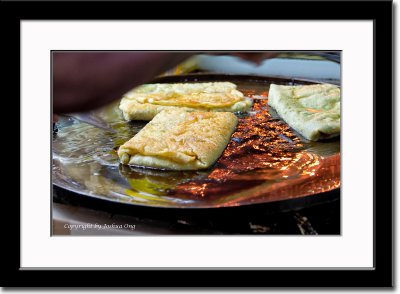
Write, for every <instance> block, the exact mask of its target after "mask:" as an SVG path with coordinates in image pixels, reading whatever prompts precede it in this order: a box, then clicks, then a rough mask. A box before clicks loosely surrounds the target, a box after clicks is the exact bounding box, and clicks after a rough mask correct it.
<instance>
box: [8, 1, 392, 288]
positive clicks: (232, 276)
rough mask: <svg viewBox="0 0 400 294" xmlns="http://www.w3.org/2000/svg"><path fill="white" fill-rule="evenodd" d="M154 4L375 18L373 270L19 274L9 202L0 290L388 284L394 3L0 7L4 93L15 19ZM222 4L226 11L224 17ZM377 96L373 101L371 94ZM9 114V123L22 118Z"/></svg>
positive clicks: (15, 58)
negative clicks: (382, 137) (222, 275)
mask: <svg viewBox="0 0 400 294" xmlns="http://www.w3.org/2000/svg"><path fill="white" fill-rule="evenodd" d="M155 5H156V6H157V10H158V11H167V12H168V13H165V14H164V16H163V17H161V18H157V19H171V20H179V19H199V20H200V19H209V20H224V19H230V20H237V21H240V20H246V19H255V20H267V19H269V20H313V19H318V20H338V21H340V20H373V22H374V159H373V160H374V268H373V269H371V270H363V269H338V270H333V269H332V270H317V269H308V270H304V269H301V270H293V269H291V270H272V269H271V270H252V269H248V270H229V271H228V270H181V269H179V270H163V271H162V270H152V271H151V276H152V278H151V280H150V279H148V278H147V277H148V275H149V272H148V271H144V270H122V269H121V270H97V269H96V270H85V269H79V270H63V269H62V270H50V269H41V270H33V269H21V268H20V242H21V238H20V231H19V228H20V218H21V215H20V198H19V197H7V199H6V200H3V204H6V205H4V206H2V207H3V213H2V223H3V224H7V225H3V227H2V228H3V230H4V231H3V246H2V247H3V250H2V262H1V269H2V273H1V286H3V287H71V286H74V287H393V232H392V229H393V208H392V207H393V205H392V204H393V179H392V174H393V168H392V162H393V138H392V131H393V125H392V121H393V113H392V109H393V88H392V86H393V82H392V78H393V76H392V61H393V57H392V54H393V51H392V46H393V41H392V9H393V3H392V1H256V2H252V1H246V2H229V3H228V2H223V1H221V2H201V3H200V2H165V1H161V2H153V1H150V2H112V1H111V2H92V1H89V2H34V1H29V2H1V11H2V17H1V22H2V28H3V29H2V32H3V42H2V43H3V46H2V51H3V57H4V56H5V55H6V56H7V58H5V64H4V67H3V73H4V72H6V73H7V83H5V84H4V85H3V87H4V88H5V89H6V93H7V94H8V96H10V97H11V96H14V97H15V96H16V95H17V91H18V89H20V62H21V60H20V45H21V44H20V21H21V20H46V19H51V20H55V19H60V20H69V19H73V20H111V19H127V20H128V19H129V20H132V19H156V17H155V14H153V11H154V7H155ZM227 6H229V13H225V12H226V9H227ZM132 11H136V13H132ZM139 11H140V13H139ZM182 11H190V14H182V13H181V12H182ZM268 12H269V13H268ZM316 12H318V13H316ZM5 44H6V45H7V46H5ZM377 73H379V74H377ZM378 92H379V97H377V93H378ZM378 99H379V100H378ZM378 101H379V103H378ZM13 103H14V104H17V105H16V107H17V108H20V102H19V100H18V99H14V100H13ZM13 115H14V118H13V120H14V121H19V119H21V117H19V118H18V119H17V118H16V117H15V114H13ZM18 116H20V115H19V112H18ZM16 129H17V127H14V128H13V131H14V132H15V130H16ZM378 129H379V130H385V132H386V134H385V136H384V137H385V140H382V139H381V138H378V136H377V130H378ZM14 137H15V134H14ZM19 143H21V142H19ZM15 144H17V143H16V142H15ZM377 154H379V160H378V158H377ZM20 160H21V159H20ZM19 163H20V162H15V159H13V162H12V166H14V167H16V168H17V169H18V171H17V172H18V174H20V170H19V167H20V164H19ZM378 171H379V172H378ZM22 185H24V183H23V182H21V179H19V180H18V183H17V185H15V187H18V189H17V190H13V192H12V193H13V195H16V193H17V191H18V193H19V194H20V191H21V190H20V188H19V187H21V186H22ZM378 196H379V197H378ZM10 224H12V225H10ZM220 274H227V276H228V277H229V278H228V279H226V278H221V276H220Z"/></svg>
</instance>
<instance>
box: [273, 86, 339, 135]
mask: <svg viewBox="0 0 400 294" xmlns="http://www.w3.org/2000/svg"><path fill="white" fill-rule="evenodd" d="M268 104H269V105H270V106H272V107H273V108H274V109H275V110H276V112H277V113H278V114H279V116H280V117H282V119H283V120H284V121H285V122H286V123H287V124H288V125H289V126H290V127H291V128H293V129H294V130H296V131H297V132H298V133H300V134H301V135H302V136H303V137H305V138H306V139H308V140H311V141H318V140H321V139H328V138H332V137H335V136H338V135H339V134H340V88H339V87H338V86H335V85H331V84H315V85H305V86H281V85H275V84H271V86H270V90H269V95H268Z"/></svg>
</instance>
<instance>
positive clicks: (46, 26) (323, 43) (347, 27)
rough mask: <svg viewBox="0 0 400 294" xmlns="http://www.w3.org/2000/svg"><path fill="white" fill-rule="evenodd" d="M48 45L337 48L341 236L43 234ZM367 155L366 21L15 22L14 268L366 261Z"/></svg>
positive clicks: (369, 233)
mask: <svg viewBox="0 0 400 294" xmlns="http://www.w3.org/2000/svg"><path fill="white" fill-rule="evenodd" d="M294 28H295V29H294ZM293 31H296V33H293ZM299 32H301V33H299ZM51 50H330V51H331V50H342V60H341V64H342V114H341V120H342V133H341V158H342V163H341V167H342V172H341V176H342V181H341V206H342V210H341V232H342V234H341V236H314V237H306V236H268V235H267V236H265V235H264V236H179V237H178V236H140V237H138V236H136V237H121V236H109V237H104V236H96V237H94V236H88V237H83V236H80V237H71V236H66V237H51V236H50V222H51V218H50V203H51V202H50V201H51V181H50V173H51V162H50V160H51V158H50V154H51V152H50V140H51V127H50V122H51V111H50V94H51V93H50V82H51V72H50V56H51ZM32 154H34V156H32ZM372 159H373V22H372V21H22V22H21V162H22V164H21V267H22V269H23V268H38V269H44V268H98V269H101V268H114V267H115V268H135V269H139V268H140V269H153V268H181V267H184V268H204V269H206V268H212V269H216V268H229V269H237V268H243V267H250V268H253V269H254V268H259V269H265V268H271V269H272V268H279V269H288V268H303V269H315V268H321V269H322V268H323V269H332V268H338V269H342V268H362V269H366V270H368V269H372V267H373V177H372V175H373V161H372Z"/></svg>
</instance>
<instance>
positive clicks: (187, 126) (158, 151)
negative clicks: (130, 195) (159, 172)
mask: <svg viewBox="0 0 400 294" xmlns="http://www.w3.org/2000/svg"><path fill="white" fill-rule="evenodd" d="M237 121H238V120H237V118H236V116H235V115H234V114H233V113H230V112H186V111H184V110H180V109H178V110H176V109H169V110H163V111H161V112H160V113H159V114H157V115H156V116H155V117H154V118H153V120H151V121H150V122H149V123H148V124H147V125H146V126H145V127H144V128H143V129H142V130H140V132H139V133H137V134H136V135H135V136H134V137H133V138H132V139H130V140H129V141H127V142H126V143H125V144H123V145H122V146H120V148H119V149H118V156H119V158H120V161H121V163H122V164H130V165H136V166H145V167H152V168H161V169H169V170H197V169H206V168H208V167H210V166H211V165H212V164H213V163H214V162H215V161H216V160H217V159H218V158H219V157H220V156H221V154H222V152H223V151H224V150H225V148H226V146H227V144H228V143H229V141H230V138H231V135H232V133H233V132H234V130H235V128H236V125H237Z"/></svg>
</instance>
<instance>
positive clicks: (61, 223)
mask: <svg viewBox="0 0 400 294" xmlns="http://www.w3.org/2000/svg"><path fill="white" fill-rule="evenodd" d="M332 193H334V194H336V196H335V197H332V198H336V199H339V190H335V191H333V192H332ZM53 200H54V205H57V207H56V208H57V209H58V210H61V212H63V213H64V210H66V211H67V213H68V218H67V219H66V218H64V219H62V218H61V219H59V220H56V221H57V222H58V225H54V222H53V234H61V235H64V234H79V235H92V234H93V232H90V231H89V230H88V229H87V230H85V231H79V232H72V233H71V232H70V231H68V230H66V229H65V224H66V223H68V224H85V223H87V222H91V223H92V224H96V223H99V224H108V225H112V224H117V225H118V224H122V225H125V224H130V225H135V230H134V231H129V230H126V231H125V232H124V234H134V235H148V234H163V235H165V234H170V235H171V234H172V235H204V234H207V235H219V234H228V235H232V234H242V235H260V234H263V235H338V234H340V201H339V200H336V201H332V202H328V203H324V204H318V205H313V206H310V207H308V208H304V209H298V210H289V211H283V212H276V211H271V207H269V206H263V205H257V206H252V207H251V209H243V207H241V208H239V209H236V208H233V210H232V208H229V210H223V211H220V212H219V213H218V214H217V213H214V212H215V210H210V209H205V210H190V211H189V210H171V209H159V208H145V207H133V206H126V205H122V204H118V203H111V204H110V203H109V202H106V201H101V200H99V199H93V198H82V197H81V196H80V195H78V194H75V193H73V192H70V191H66V190H63V189H60V188H58V187H54V191H53ZM58 205H59V206H58ZM213 211H214V212H213ZM88 215H89V216H91V217H90V218H87V217H88ZM85 217H86V218H85ZM94 234H96V235H98V234H104V235H108V234H109V235H115V234H116V233H115V231H111V232H105V231H95V232H94Z"/></svg>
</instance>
